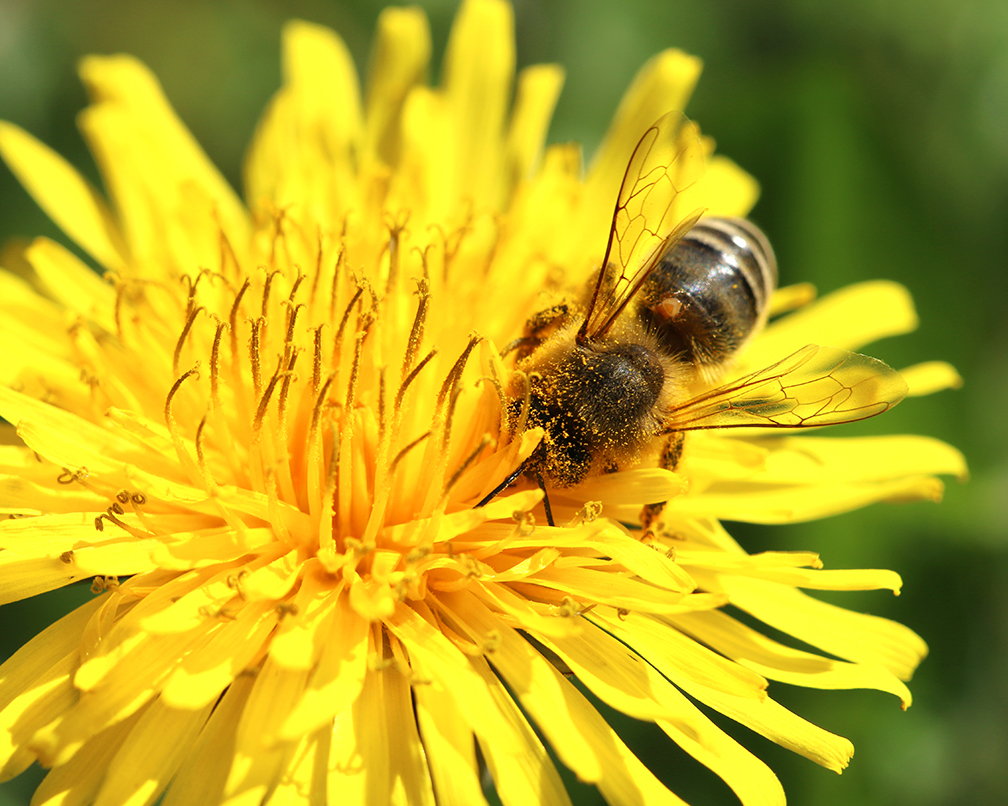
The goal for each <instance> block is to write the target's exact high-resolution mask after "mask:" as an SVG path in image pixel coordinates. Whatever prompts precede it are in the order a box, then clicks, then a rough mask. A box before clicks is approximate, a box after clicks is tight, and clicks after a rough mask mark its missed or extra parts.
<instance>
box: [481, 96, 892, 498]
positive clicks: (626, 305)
mask: <svg viewBox="0 0 1008 806" xmlns="http://www.w3.org/2000/svg"><path fill="white" fill-rule="evenodd" d="M705 158H706V157H705V149H704V146H703V144H702V142H701V140H700V136H699V131H698V130H697V128H696V127H695V126H694V125H693V124H692V123H690V122H689V121H687V120H686V119H685V118H683V117H682V116H681V115H679V114H677V113H672V114H669V115H665V116H664V117H662V118H660V119H659V120H658V121H656V122H655V124H654V125H652V126H651V127H650V128H649V129H648V130H647V132H645V133H644V136H643V137H642V138H641V140H640V142H639V143H638V145H637V147H636V149H635V150H634V153H633V155H632V156H631V158H630V161H629V164H628V165H627V169H626V174H625V175H624V178H623V184H622V186H621V188H620V192H619V195H618V197H617V200H616V209H615V212H614V214H613V220H612V227H611V229H610V234H609V243H608V246H607V247H606V252H605V255H604V257H603V259H602V262H601V268H600V269H599V271H598V272H597V273H596V275H595V276H594V277H593V278H592V279H591V280H590V282H589V284H588V288H587V289H586V291H585V293H584V294H583V295H577V294H575V295H572V297H571V300H570V301H569V302H568V301H565V302H561V303H559V304H555V305H553V306H551V307H548V308H546V309H544V310H543V311H540V312H539V313H537V314H535V315H534V316H533V317H532V318H531V319H530V320H529V322H528V324H527V326H526V331H525V334H524V335H523V336H522V337H521V338H519V339H517V340H516V341H515V342H514V344H513V346H512V347H509V348H508V352H510V350H511V349H515V350H517V359H518V360H517V365H516V369H517V370H519V377H520V378H523V379H524V380H523V381H516V383H515V385H514V387H513V388H512V390H511V394H512V398H511V404H510V408H511V414H512V422H513V423H514V424H515V427H516V429H518V430H521V429H525V430H527V429H529V428H533V427H540V428H542V429H543V432H544V436H543V438H542V441H541V442H540V444H539V446H538V448H537V449H536V450H535V452H534V453H533V454H532V456H530V457H529V458H528V459H527V460H526V461H525V463H524V464H523V465H522V466H521V468H519V469H518V470H516V471H515V472H514V474H513V475H512V476H510V477H508V478H507V479H505V480H504V481H503V482H502V483H501V485H500V486H499V487H498V488H496V489H495V490H494V491H493V492H492V493H490V495H489V496H487V497H486V498H485V499H484V501H483V502H484V503H485V502H486V501H488V500H490V498H492V497H493V496H494V495H496V494H497V493H498V492H500V490H501V489H503V487H504V486H506V485H507V484H508V483H510V482H511V481H512V480H513V479H514V478H515V477H516V476H517V474H519V473H525V474H527V475H530V476H533V477H535V478H536V479H537V480H538V482H539V484H540V486H543V487H545V486H546V485H547V484H548V485H552V486H554V487H571V486H574V485H577V484H579V483H580V482H581V481H583V480H584V479H585V478H586V477H588V476H589V475H592V474H594V473H597V472H603V471H606V470H611V469H616V468H619V467H623V466H626V465H628V464H631V463H633V462H635V461H637V460H639V458H640V457H641V455H642V454H643V453H645V452H646V451H647V450H648V449H649V448H651V447H654V448H656V451H655V452H656V453H657V455H658V457H659V458H658V461H659V462H660V463H661V464H662V465H663V466H666V467H669V468H671V466H674V464H675V463H676V462H677V461H678V459H679V455H680V453H681V451H682V444H683V433H684V432H686V431H692V430H699V429H707V428H732V427H741V426H749V427H763V428H805V427H814V426H820V425H832V424H836V423H842V422H851V421H854V420H860V419H864V418H865V417H871V416H874V415H875V414H879V413H881V412H883V411H885V410H886V409H888V408H890V407H891V406H893V405H895V403H897V402H898V401H899V400H901V399H902V398H903V396H904V395H905V394H906V391H907V388H906V383H905V382H904V381H903V379H902V378H901V377H900V376H899V374H898V373H896V372H894V371H893V370H891V369H890V368H889V367H887V366H886V365H885V364H883V363H882V362H881V361H877V360H876V359H874V358H869V357H867V356H862V355H858V354H856V353H849V352H846V351H844V350H836V349H833V348H829V347H818V346H816V345H808V346H806V347H804V348H802V349H801V350H799V351H797V352H795V353H793V354H792V355H790V356H787V357H785V358H782V359H781V360H780V361H778V362H777V363H775V364H773V365H771V366H769V367H766V368H765V369H762V370H760V371H758V372H754V373H751V374H749V375H746V376H744V377H741V378H736V379H734V380H732V381H730V382H728V383H725V384H724V385H722V386H720V387H717V388H710V387H711V386H712V382H713V381H714V380H715V379H716V378H717V377H718V376H721V375H727V374H729V373H728V370H729V369H730V366H731V359H732V357H733V356H734V354H735V352H736V351H737V350H738V349H739V348H740V347H741V346H742V345H743V344H744V343H745V342H746V341H747V340H748V339H749V338H750V337H751V336H753V335H754V334H755V333H756V332H757V331H758V330H759V329H760V328H761V327H762V326H763V325H764V324H765V322H766V320H767V315H768V310H769V301H770V297H771V295H772V294H773V292H774V289H775V287H776V284H777V266H776V261H775V259H774V254H773V250H772V249H771V248H770V245H769V243H768V242H767V239H766V238H765V237H764V235H763V234H762V233H761V232H760V231H759V230H758V229H757V228H756V227H755V226H754V225H752V224H751V223H749V222H748V221H745V220H742V219H727V218H706V219H704V218H702V215H703V212H704V209H703V206H702V201H700V200H699V199H698V196H697V191H698V189H699V187H700V186H701V184H702V181H701V180H702V175H703V165H704V160H705ZM705 389H706V391H705ZM547 515H548V517H549V510H548V509H547Z"/></svg>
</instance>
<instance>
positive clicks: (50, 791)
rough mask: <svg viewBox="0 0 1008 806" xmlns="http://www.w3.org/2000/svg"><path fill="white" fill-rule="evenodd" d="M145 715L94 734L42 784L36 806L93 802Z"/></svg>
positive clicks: (36, 796)
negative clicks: (139, 721) (131, 733)
mask: <svg viewBox="0 0 1008 806" xmlns="http://www.w3.org/2000/svg"><path fill="white" fill-rule="evenodd" d="M141 715H142V714H141V713H136V714H133V715H132V716H130V717H128V718H126V719H125V720H123V721H122V722H119V723H118V724H115V725H112V726H111V727H107V728H104V729H103V730H98V731H92V733H91V735H90V736H89V737H88V738H87V740H86V741H85V742H83V745H82V747H81V749H80V750H79V751H78V752H77V754H76V755H75V756H74V757H73V758H71V759H70V760H69V761H67V762H65V763H62V764H60V765H59V766H58V767H56V768H54V769H53V770H51V771H50V772H49V774H48V775H47V776H46V777H45V778H44V779H43V781H42V783H41V784H39V787H38V789H36V790H35V794H34V796H33V797H32V804H33V806H64V804H67V803H82V804H83V803H92V802H93V801H94V796H95V794H96V793H97V792H98V789H99V788H100V787H101V784H102V781H103V780H104V778H105V773H106V770H107V769H108V765H109V763H110V762H111V761H112V759H113V758H115V755H116V753H118V752H119V748H120V747H122V746H123V744H124V743H125V741H126V739H127V737H128V736H129V734H130V731H131V730H132V729H133V726H134V725H135V724H136V722H137V721H138V720H139V719H140V716H141Z"/></svg>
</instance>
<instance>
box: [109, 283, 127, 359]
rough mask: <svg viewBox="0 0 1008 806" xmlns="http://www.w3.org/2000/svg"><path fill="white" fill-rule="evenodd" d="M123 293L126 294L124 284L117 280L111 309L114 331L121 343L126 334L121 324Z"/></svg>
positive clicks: (123, 341)
mask: <svg viewBox="0 0 1008 806" xmlns="http://www.w3.org/2000/svg"><path fill="white" fill-rule="evenodd" d="M125 295H126V284H125V283H124V282H122V281H121V280H120V281H119V282H117V283H116V299H115V308H114V309H113V312H112V316H113V318H114V319H115V324H116V333H117V334H118V336H119V341H120V343H121V344H125V343H126V335H125V333H123V326H122V306H123V298H124V297H125Z"/></svg>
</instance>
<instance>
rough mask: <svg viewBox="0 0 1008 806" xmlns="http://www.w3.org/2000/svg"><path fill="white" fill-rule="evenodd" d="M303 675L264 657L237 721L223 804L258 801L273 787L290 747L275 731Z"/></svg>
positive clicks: (297, 693) (295, 696) (300, 686)
mask: <svg viewBox="0 0 1008 806" xmlns="http://www.w3.org/2000/svg"><path fill="white" fill-rule="evenodd" d="M307 678H308V673H307V671H304V670H293V671H292V670H288V669H281V668H280V667H279V666H278V665H277V664H276V663H274V662H273V661H272V660H270V659H269V658H267V659H266V661H265V663H264V664H263V666H262V668H261V669H260V670H259V673H258V674H257V675H256V678H255V683H254V685H253V686H252V691H251V692H250V694H249V697H248V701H247V702H246V703H245V708H244V710H243V711H242V716H241V721H240V722H239V723H238V732H237V734H236V737H235V749H234V763H233V764H232V765H231V772H230V773H229V774H228V780H227V783H226V784H225V785H224V794H225V795H226V796H227V798H228V800H225V801H224V802H225V803H227V802H230V801H231V800H232V799H233V801H234V802H236V803H243V802H244V803H261V802H262V800H263V798H264V796H265V795H266V793H267V792H269V791H270V790H271V789H272V788H273V784H274V782H275V781H276V779H277V778H279V777H280V774H281V771H282V769H283V767H284V765H285V763H286V762H287V761H288V759H289V751H290V750H292V749H293V748H291V747H290V746H289V744H287V743H285V742H277V741H276V737H277V732H278V730H279V727H280V724H281V722H282V721H283V719H284V717H285V716H286V715H287V712H288V711H289V709H290V707H291V706H292V705H293V704H294V703H295V702H296V701H297V699H298V697H300V695H301V692H302V691H303V690H304V686H305V682H306V680H307ZM236 796H237V797H236Z"/></svg>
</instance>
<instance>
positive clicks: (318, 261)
mask: <svg viewBox="0 0 1008 806" xmlns="http://www.w3.org/2000/svg"><path fill="white" fill-rule="evenodd" d="M316 233H317V236H318V249H317V250H316V252H315V275H314V276H313V277H312V284H311V293H310V294H308V305H309V306H310V307H312V308H314V307H315V295H316V294H317V293H318V284H319V278H320V277H321V276H322V250H323V244H322V225H321V224H319V225H318V227H317V229H316Z"/></svg>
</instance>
